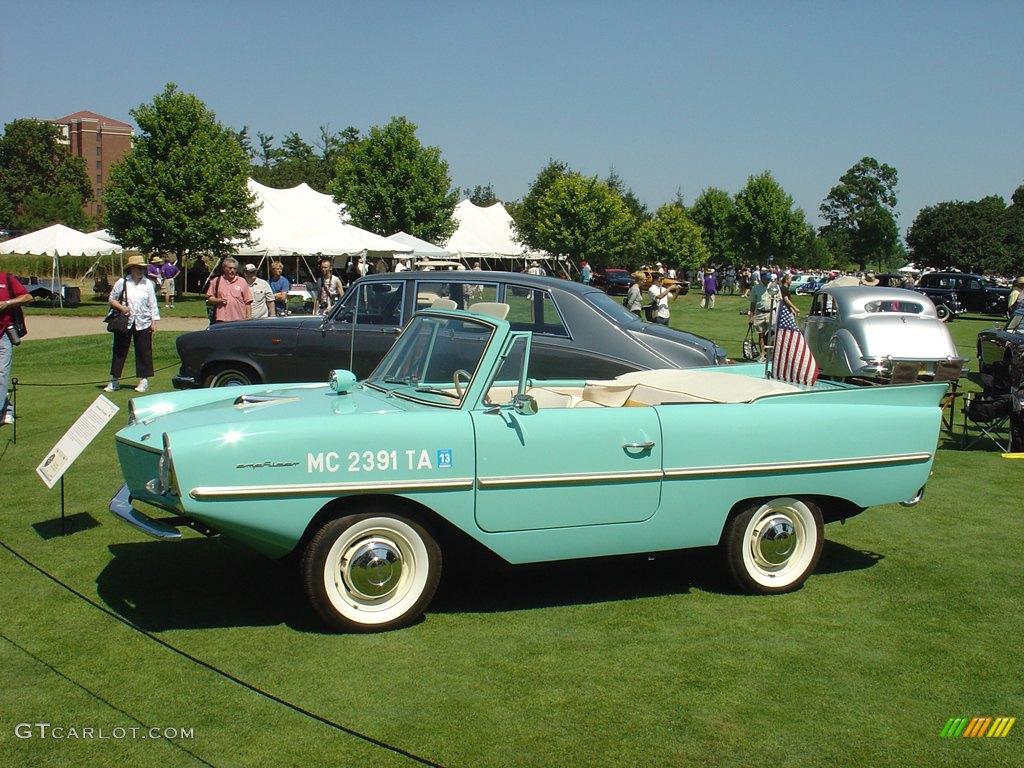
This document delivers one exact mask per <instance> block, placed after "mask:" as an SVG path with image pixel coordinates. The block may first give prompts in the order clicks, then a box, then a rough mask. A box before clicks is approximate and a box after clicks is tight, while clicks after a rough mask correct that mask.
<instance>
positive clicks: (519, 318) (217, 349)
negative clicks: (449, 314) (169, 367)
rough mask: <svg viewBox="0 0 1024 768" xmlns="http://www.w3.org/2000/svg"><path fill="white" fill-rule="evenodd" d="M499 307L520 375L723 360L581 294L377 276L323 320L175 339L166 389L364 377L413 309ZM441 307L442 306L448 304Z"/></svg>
mask: <svg viewBox="0 0 1024 768" xmlns="http://www.w3.org/2000/svg"><path fill="white" fill-rule="evenodd" d="M439 301H442V303H443V304H445V305H448V306H454V307H456V308H458V309H474V308H475V307H479V306H481V305H493V304H503V305H507V307H508V312H509V316H508V319H509V321H510V323H511V324H512V328H513V329H514V330H523V331H531V332H532V333H533V356H532V358H531V369H530V376H531V377H532V378H537V379H549V378H563V377H565V376H574V377H584V378H610V377H613V376H618V375H619V374H621V373H627V372H629V371H637V370H644V369H649V368H690V367H694V366H703V365H719V364H723V363H725V362H727V358H726V353H725V350H724V349H722V348H721V347H720V346H718V345H717V344H715V343H714V342H713V341H711V340H709V339H705V338H703V337H701V336H697V335H696V334H692V333H686V332H684V331H680V330H676V329H674V328H668V327H666V326H661V325H656V324H650V323H645V322H643V321H641V320H640V319H638V318H637V317H636V316H635V315H633V314H632V313H631V312H629V311H627V310H626V309H625V307H623V306H622V303H621V302H620V301H616V300H615V299H612V298H611V297H610V296H608V295H607V294H606V293H604V291H601V290H600V289H598V288H593V287H591V286H586V285H582V284H581V283H574V282H570V281H567V280H558V279H556V278H551V277H538V276H534V275H525V274H520V273H513V272H471V271H466V272H444V273H438V272H418V271H408V272H401V273H385V274H374V275H367V276H366V277H363V278H360V279H359V280H357V281H356V282H355V283H353V284H352V286H350V287H349V289H348V290H347V291H346V292H345V294H344V296H343V297H342V299H341V301H340V302H339V303H338V304H337V306H335V308H334V309H333V310H332V311H331V313H330V314H329V315H327V316H322V317H321V316H294V317H279V318H268V319H265V320H260V321H257V322H235V323H218V324H216V325H211V326H210V327H209V328H207V329H205V330H202V331H195V332H193V333H186V334H182V335H180V336H178V338H177V348H178V356H179V357H180V358H181V369H180V371H179V372H178V375H177V376H175V377H174V378H173V379H172V383H173V385H174V387H175V388H176V389H191V388H195V387H216V386H223V385H228V384H236V385H246V384H260V383H279V382H300V381H323V380H325V379H326V376H327V374H328V373H329V372H330V371H331V370H333V369H335V368H347V369H349V370H352V371H355V373H356V375H357V376H359V377H360V378H362V377H365V376H367V375H369V373H370V371H372V370H373V369H374V368H375V367H376V366H377V363H379V362H380V360H381V358H383V357H384V355H385V353H387V351H388V350H389V349H390V348H391V345H392V344H394V341H395V338H396V337H397V336H398V334H399V333H400V332H401V330H402V328H403V327H404V326H405V324H406V323H407V322H408V321H409V319H410V318H411V317H412V316H413V314H414V313H415V312H416V311H417V310H420V309H425V308H428V307H431V306H433V305H434V304H435V303H436V302H439ZM449 302H450V303H449Z"/></svg>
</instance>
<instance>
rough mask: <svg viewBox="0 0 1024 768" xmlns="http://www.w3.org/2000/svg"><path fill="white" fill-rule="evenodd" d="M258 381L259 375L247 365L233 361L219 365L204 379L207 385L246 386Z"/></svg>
mask: <svg viewBox="0 0 1024 768" xmlns="http://www.w3.org/2000/svg"><path fill="white" fill-rule="evenodd" d="M259 383H260V381H259V377H258V376H256V374H255V373H254V372H253V370H252V369H251V368H250V367H249V366H247V365H241V364H235V363H232V364H225V365H219V366H218V367H217V368H215V369H214V370H213V372H212V373H210V374H208V375H207V377H206V379H205V381H204V384H205V386H207V387H247V386H249V385H250V384H259Z"/></svg>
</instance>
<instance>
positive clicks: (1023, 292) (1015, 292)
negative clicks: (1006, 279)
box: [1006, 275, 1024, 317]
mask: <svg viewBox="0 0 1024 768" xmlns="http://www.w3.org/2000/svg"><path fill="white" fill-rule="evenodd" d="M1022 296H1024V275H1021V276H1020V277H1018V278H1017V279H1016V280H1014V281H1013V287H1012V288H1011V289H1010V295H1009V296H1007V297H1006V315H1007V317H1009V316H1010V315H1012V314H1013V311H1014V310H1015V309H1017V308H1018V307H1016V306H1015V305H1016V304H1018V303H1019V302H1020V301H1021V297H1022Z"/></svg>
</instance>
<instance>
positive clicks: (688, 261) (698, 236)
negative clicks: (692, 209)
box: [633, 202, 711, 269]
mask: <svg viewBox="0 0 1024 768" xmlns="http://www.w3.org/2000/svg"><path fill="white" fill-rule="evenodd" d="M703 234H704V233H703V231H702V230H701V228H700V226H699V225H697V224H696V223H694V222H693V221H692V220H691V219H690V217H689V216H688V215H687V213H686V209H685V208H683V206H682V204H681V202H675V203H666V204H665V205H663V206H661V207H660V208H659V209H658V210H657V212H656V213H655V215H654V218H653V219H651V220H650V221H645V222H644V223H643V224H641V225H640V228H639V230H638V231H637V233H636V237H635V238H634V240H633V247H634V251H635V252H636V255H637V256H639V257H640V258H641V259H643V261H644V262H645V263H646V264H653V263H655V262H658V261H660V262H661V263H662V264H664V265H666V266H671V267H675V268H676V269H698V268H700V267H702V266H703V265H705V264H707V263H708V262H709V260H710V258H711V251H710V250H709V249H708V247H707V244H706V243H705V241H704V239H703Z"/></svg>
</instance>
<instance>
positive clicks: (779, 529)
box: [723, 497, 824, 595]
mask: <svg viewBox="0 0 1024 768" xmlns="http://www.w3.org/2000/svg"><path fill="white" fill-rule="evenodd" d="M823 541H824V536H823V526H822V522H821V512H820V511H819V510H818V508H817V507H816V506H814V505H813V504H809V503H807V502H804V501H801V500H799V499H793V498H789V497H780V498H775V499H771V500H770V501H766V502H763V503H759V504H755V505H754V506H751V507H748V508H747V509H745V510H743V511H742V512H740V513H739V514H738V515H736V516H735V517H733V518H732V520H730V521H729V524H728V526H727V528H726V534H725V539H724V541H723V549H724V554H725V557H726V562H727V563H728V566H729V571H730V573H731V574H732V577H733V579H734V580H735V581H736V584H737V585H738V586H739V587H740V589H742V590H743V591H744V592H747V593H749V594H761V595H766V594H775V593H780V592H791V591H792V590H794V589H797V588H799V587H800V585H801V584H803V583H804V582H805V581H806V580H807V577H808V576H810V575H811V573H813V572H814V568H815V566H816V565H817V564H818V558H819V557H821V547H822V543H823Z"/></svg>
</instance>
